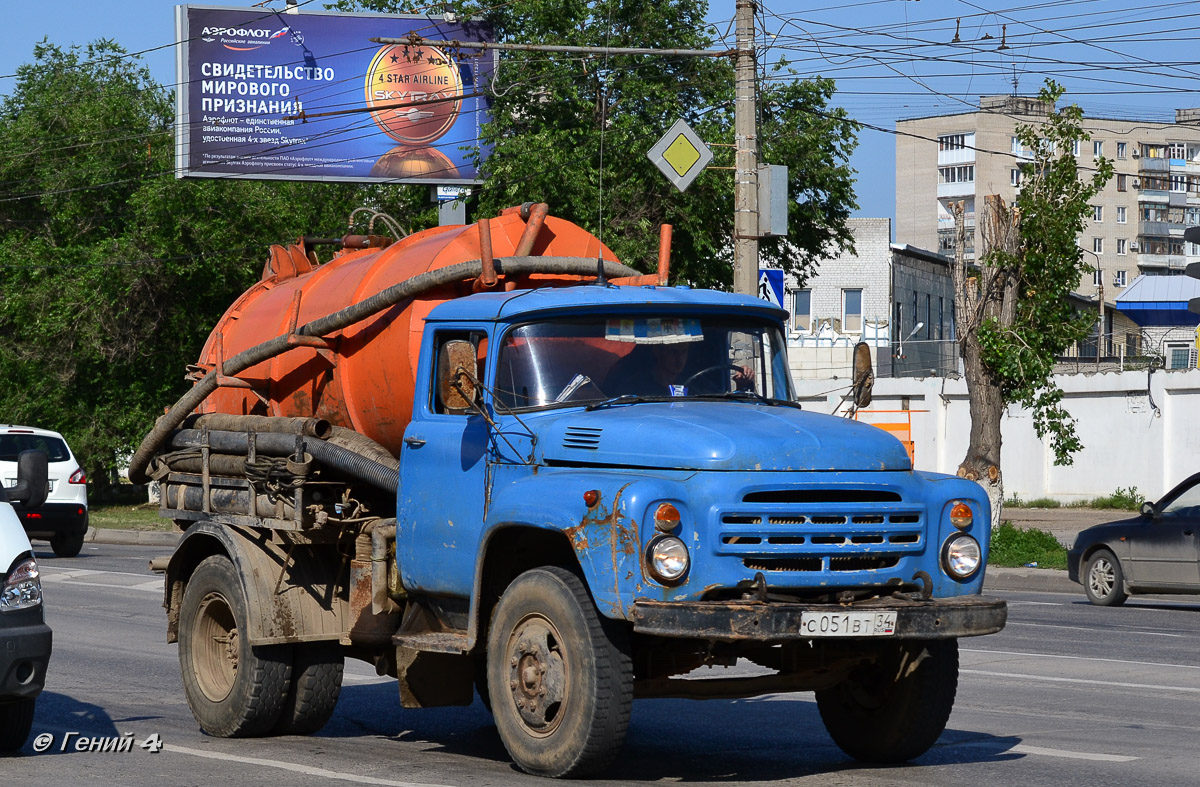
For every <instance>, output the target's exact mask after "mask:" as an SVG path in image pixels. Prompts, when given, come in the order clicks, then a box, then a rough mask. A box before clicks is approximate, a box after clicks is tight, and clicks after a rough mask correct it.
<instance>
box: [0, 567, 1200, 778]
mask: <svg viewBox="0 0 1200 787" xmlns="http://www.w3.org/2000/svg"><path fill="white" fill-rule="evenodd" d="M35 547H39V545H35ZM161 552H163V550H162V549H161V548H154V547H143V546H117V545H109V544H88V545H86V546H85V550H84V553H83V554H82V555H81V556H80V557H79V558H76V559H72V560H61V559H57V558H54V557H53V555H52V554H51V553H50V552H49V551H48V550H43V549H41V548H38V558H39V560H40V561H41V562H42V565H43V573H44V582H45V594H46V598H47V605H48V617H49V619H50V623H51V625H52V626H53V628H54V631H55V651H54V657H53V660H52V662H51V665H50V677H49V683H48V686H47V689H46V692H45V693H44V694H43V695H42V697H41V699H40V700H39V703H38V711H37V716H36V719H35V722H34V736H36V735H38V734H48V735H51V736H53V738H54V740H53V743H52V744H51V746H50V749H49V751H47V752H46V753H42V754H36V753H34V751H33V747H32V737H31V742H30V743H28V744H26V746H25V749H24V750H23V752H22V754H21V755H19V756H17V757H14V758H11V759H7V760H5V761H4V762H3V765H0V769H2V772H3V773H4V775H5V778H6V782H7V783H9V784H22V785H38V784H46V785H62V784H74V783H81V782H83V781H85V780H86V782H87V783H89V784H95V785H134V786H135V787H140V785H146V786H147V787H149V786H150V785H154V786H155V787H158V786H159V785H201V784H202V785H221V784H239V785H241V784H279V783H286V784H288V785H290V786H294V787H306V786H307V785H318V784H321V785H328V784H331V783H332V784H336V783H338V782H351V783H362V784H380V785H414V786H415V785H470V787H482V786H483V785H493V784H495V785H508V784H531V785H532V784H539V785H545V784H547V782H545V781H544V780H540V779H534V778H531V777H527V776H525V775H523V774H521V773H519V772H517V771H516V770H514V768H513V766H512V765H511V764H510V763H509V761H508V759H507V756H506V755H505V752H504V749H503V747H502V746H501V745H500V742H499V740H498V738H497V736H496V733H495V728H494V727H493V726H492V724H491V719H490V716H489V715H488V713H487V712H486V711H485V710H484V709H483V707H482V706H481V705H480V704H479V703H478V702H477V703H476V704H475V705H473V706H471V707H469V708H447V709H430V710H416V711H405V710H402V709H401V708H400V707H399V703H398V700H397V697H396V687H395V684H394V682H393V681H391V680H388V679H381V678H378V677H377V676H375V675H374V672H373V670H372V669H371V668H370V667H368V666H367V665H365V664H362V663H361V662H355V661H350V662H347V681H346V684H345V688H344V689H343V693H342V699H341V701H340V702H339V705H338V709H337V711H336V713H335V715H334V718H333V720H332V721H331V722H330V724H329V725H328V726H327V727H326V728H325V729H324V730H322V731H321V733H319V734H318V735H316V736H312V737H308V738H304V737H285V738H273V739H254V740H221V739H215V738H209V737H207V736H205V735H204V734H203V733H201V732H200V731H199V730H198V728H197V726H196V724H195V722H194V721H193V719H192V717H191V714H190V713H189V711H188V708H187V705H186V703H185V702H184V699H183V692H182V689H181V688H180V683H179V677H178V662H177V654H176V646H174V645H167V644H166V643H165V641H164V640H165V636H164V617H163V613H162V609H161V603H162V594H161V582H160V580H159V579H158V578H157V577H155V576H154V575H153V574H150V573H149V572H148V570H147V567H146V565H147V561H148V559H149V558H150V557H151V556H153V555H156V554H159V553H161ZM997 595H1001V596H1003V597H1004V598H1006V599H1007V600H1008V601H1009V603H1010V618H1009V625H1008V627H1007V628H1006V629H1005V631H1004V632H1002V633H1000V634H997V635H994V636H991V637H985V638H980V639H974V640H964V641H963V643H962V675H961V678H960V686H959V694H958V702H957V704H956V707H955V711H954V714H953V715H952V716H951V718H950V724H949V727H948V729H947V731H946V733H945V734H944V735H943V736H942V738H941V740H940V741H939V743H938V744H937V746H935V748H934V749H933V750H931V751H930V752H929V753H928V754H926V755H925V756H924V757H922V758H920V759H919V760H918V761H916V762H915V763H913V764H911V765H908V766H905V767H899V768H868V767H863V766H861V765H859V764H857V763H856V762H854V761H853V760H850V759H849V758H847V757H846V756H845V755H843V754H842V753H841V752H840V750H838V749H837V748H836V747H835V746H834V745H833V743H832V742H831V741H830V740H829V738H828V736H827V735H826V734H825V731H824V729H823V727H822V725H821V722H820V719H819V717H818V715H817V710H816V706H815V704H814V703H813V702H812V698H811V695H805V694H785V695H775V696H771V697H765V698H758V699H753V700H740V701H709V702H706V703H699V702H688V701H681V700H645V701H640V702H637V703H635V704H634V715H633V721H632V725H631V729H630V733H629V738H628V741H627V743H626V747H625V750H624V753H623V756H622V757H621V758H620V759H619V761H618V762H617V763H616V765H615V766H614V768H613V769H612V770H611V772H610V773H609V774H607V778H606V779H605V780H599V781H598V782H595V783H598V784H628V783H631V782H662V783H672V784H674V783H688V784H708V783H730V784H759V783H765V782H780V783H786V784H802V785H918V784H919V785H946V786H947V787H949V786H950V785H953V787H962V785H964V784H971V785H995V784H1004V785H1054V786H1055V787H1067V786H1068V785H1096V784H1114V785H1118V784H1119V785H1155V787H1162V786H1164V785H1181V786H1182V785H1195V784H1197V783H1198V781H1200V776H1198V775H1197V774H1198V773H1200V752H1198V751H1197V746H1196V733H1197V727H1198V726H1200V725H1198V722H1197V719H1200V655H1198V654H1200V603H1190V602H1189V601H1187V600H1186V599H1185V600H1181V601H1170V602H1160V601H1153V602H1150V601H1136V600H1134V601H1131V602H1130V603H1129V604H1128V605H1127V606H1125V607H1122V608H1117V609H1100V608H1097V607H1092V606H1090V605H1088V604H1087V603H1086V602H1084V601H1083V597H1082V594H1081V593H1075V594H1069V595H1068V594H1056V593H1027V592H1001V593H998V594H997ZM68 733H78V735H74V736H68ZM154 734H157V735H158V739H159V740H161V741H162V742H163V743H164V744H165V746H164V748H163V749H162V750H161V751H159V752H157V753H151V752H149V751H145V750H143V749H140V748H138V747H137V746H134V747H133V748H132V751H129V752H124V753H113V752H109V753H97V752H86V751H85V752H77V751H74V747H75V743H74V742H75V741H77V740H78V739H79V737H80V736H87V737H89V738H97V737H124V736H127V735H132V737H133V739H134V741H135V742H145V741H146V740H147V738H148V737H149V736H152V735H154ZM64 739H66V740H67V741H68V742H67V746H66V750H65V751H64V750H62V742H63V740H64ZM153 742H154V739H153V738H151V739H150V743H153Z"/></svg>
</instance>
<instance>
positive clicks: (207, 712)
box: [179, 555, 292, 738]
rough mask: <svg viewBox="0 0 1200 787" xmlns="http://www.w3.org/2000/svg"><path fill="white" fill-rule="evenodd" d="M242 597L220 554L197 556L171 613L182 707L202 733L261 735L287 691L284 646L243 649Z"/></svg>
mask: <svg viewBox="0 0 1200 787" xmlns="http://www.w3.org/2000/svg"><path fill="white" fill-rule="evenodd" d="M246 607H247V605H246V596H245V591H244V590H243V589H242V582H241V579H240V578H239V577H238V574H237V571H236V570H235V569H234V567H233V564H232V563H231V562H230V561H229V559H228V558H227V557H225V556H224V555H213V556H212V557H209V558H205V559H204V560H203V561H202V562H201V563H200V565H199V566H197V567H196V570H195V571H194V572H193V573H192V576H191V578H190V579H189V580H188V583H187V588H186V589H185V590H184V591H183V603H182V604H181V605H180V610H179V668H180V674H181V678H182V680H183V691H184V694H185V695H186V696H187V702H188V707H189V708H191V710H192V715H193V716H195V717H196V721H197V722H199V723H200V727H201V728H202V729H203V730H204V731H205V732H207V733H208V734H209V735H213V736H216V737H218V738H240V737H247V736H251V735H262V734H265V733H266V732H268V731H269V730H270V729H271V728H272V727H273V726H274V725H275V723H276V722H277V721H278V720H279V718H280V715H281V713H282V711H283V707H284V703H285V701H286V700H287V697H288V690H289V687H290V679H291V669H292V653H291V646H289V645H268V646H262V645H251V644H250V641H249V640H248V639H247V638H246V633H247V631H248V629H249V626H248V624H247V612H246Z"/></svg>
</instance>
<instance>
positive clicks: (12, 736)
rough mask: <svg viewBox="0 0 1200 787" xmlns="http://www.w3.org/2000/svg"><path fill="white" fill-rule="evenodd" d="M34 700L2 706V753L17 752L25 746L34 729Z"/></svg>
mask: <svg viewBox="0 0 1200 787" xmlns="http://www.w3.org/2000/svg"><path fill="white" fill-rule="evenodd" d="M36 702H37V700H35V699H34V698H32V697H30V698H25V699H19V700H15V701H14V702H6V703H4V704H2V705H0V752H8V751H16V750H17V749H19V748H21V747H22V746H24V745H25V741H26V740H27V739H28V738H29V731H30V730H31V729H32V728H33V707H34V704H35V703H36Z"/></svg>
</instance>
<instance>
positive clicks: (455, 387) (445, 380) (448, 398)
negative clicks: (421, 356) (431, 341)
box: [437, 339, 478, 413]
mask: <svg viewBox="0 0 1200 787" xmlns="http://www.w3.org/2000/svg"><path fill="white" fill-rule="evenodd" d="M437 392H438V399H439V400H440V401H441V403H442V407H443V408H444V409H445V411H446V412H448V413H465V412H469V411H471V410H474V409H475V400H476V398H477V396H478V392H477V391H476V390H475V345H473V344H471V343H470V342H469V341H467V340H465V339H454V340H452V341H448V342H446V343H445V344H444V345H442V349H441V352H440V353H439V354H438V368H437Z"/></svg>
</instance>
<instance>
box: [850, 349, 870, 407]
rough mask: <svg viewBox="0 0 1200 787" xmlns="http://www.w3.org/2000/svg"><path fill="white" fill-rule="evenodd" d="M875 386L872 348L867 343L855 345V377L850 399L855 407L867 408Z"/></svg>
mask: <svg viewBox="0 0 1200 787" xmlns="http://www.w3.org/2000/svg"><path fill="white" fill-rule="evenodd" d="M874 386H875V370H874V369H873V368H872V367H871V348H870V347H869V346H867V343H866V342H859V343H858V344H856V345H854V377H853V383H852V384H851V386H850V398H851V399H852V400H853V401H854V406H855V407H858V408H862V407H866V406H867V405H869V404H870V403H871V389H872V388H873V387H874Z"/></svg>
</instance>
